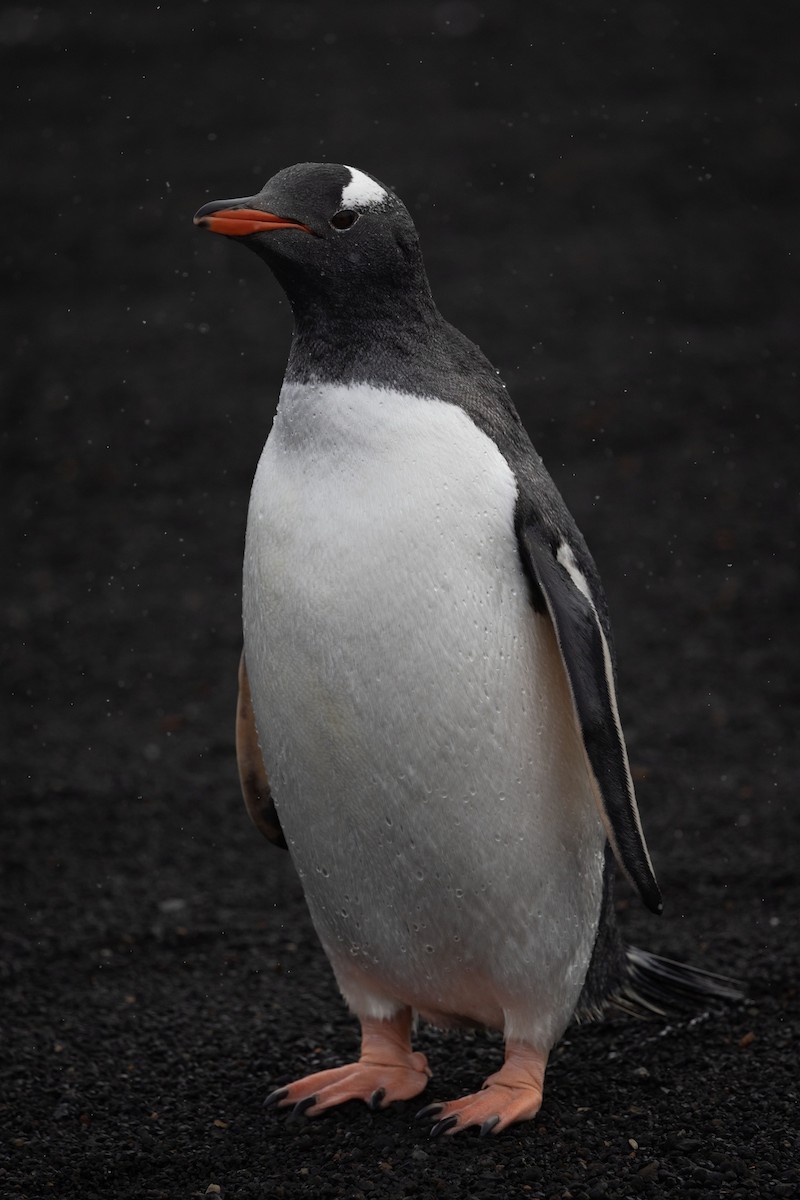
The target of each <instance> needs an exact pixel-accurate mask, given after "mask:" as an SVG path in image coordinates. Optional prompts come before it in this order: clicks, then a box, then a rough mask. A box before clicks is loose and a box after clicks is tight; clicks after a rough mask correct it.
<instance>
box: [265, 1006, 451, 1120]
mask: <svg viewBox="0 0 800 1200" xmlns="http://www.w3.org/2000/svg"><path fill="white" fill-rule="evenodd" d="M430 1076H431V1072H430V1069H429V1068H428V1060H427V1059H426V1057H425V1055H424V1054H420V1053H419V1052H415V1051H414V1050H412V1049H411V1009H410V1008H402V1009H400V1011H399V1012H398V1013H397V1014H396V1015H395V1016H393V1017H390V1018H389V1019H388V1020H379V1019H378V1018H375V1017H364V1018H362V1020H361V1055H360V1057H359V1059H358V1062H352V1063H347V1064H346V1066H343V1067H334V1068H333V1069H332V1070H330V1071H318V1072H317V1073H316V1074H314V1075H307V1076H306V1077H305V1079H298V1080H297V1081H296V1082H295V1083H290V1084H289V1085H288V1087H282V1088H278V1089H277V1091H274V1092H272V1093H271V1095H269V1096H267V1098H266V1100H265V1101H264V1107H265V1108H269V1107H271V1106H272V1105H273V1104H275V1105H277V1106H278V1107H279V1108H286V1107H288V1106H289V1105H292V1106H293V1110H292V1115H294V1113H298V1114H299V1113H305V1114H306V1115H307V1116H309V1117H316V1116H317V1115H318V1114H319V1113H321V1112H324V1111H325V1109H326V1108H333V1107H334V1106H335V1105H337V1104H345V1103H346V1102H347V1101H348V1100H363V1101H364V1102H365V1104H368V1105H369V1106H370V1108H371V1109H373V1111H375V1110H377V1109H379V1108H387V1107H388V1105H390V1104H391V1103H392V1101H394V1100H412V1099H413V1098H414V1096H418V1095H419V1093H420V1092H421V1091H423V1090H424V1088H425V1087H426V1085H427V1083H428V1080H429V1079H430Z"/></svg>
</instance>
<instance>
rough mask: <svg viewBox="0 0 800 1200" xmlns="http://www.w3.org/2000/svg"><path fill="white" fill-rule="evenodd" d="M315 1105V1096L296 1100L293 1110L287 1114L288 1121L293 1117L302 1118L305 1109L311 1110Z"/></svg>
mask: <svg viewBox="0 0 800 1200" xmlns="http://www.w3.org/2000/svg"><path fill="white" fill-rule="evenodd" d="M316 1103H317V1097H316V1096H306V1098H305V1100H298V1101H297V1104H295V1106H294V1108H293V1109H292V1111H291V1112H290V1113H289V1120H290V1121H291V1120H292V1119H293V1118H294V1117H302V1115H303V1113H304V1112H305V1111H306V1109H307V1108H311V1107H312V1106H313V1105H314V1104H316Z"/></svg>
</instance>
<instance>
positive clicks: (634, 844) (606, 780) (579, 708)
mask: <svg viewBox="0 0 800 1200" xmlns="http://www.w3.org/2000/svg"><path fill="white" fill-rule="evenodd" d="M518 539H519V546H520V554H521V556H522V561H523V563H524V565H525V567H526V568H527V570H528V573H529V576H530V578H531V581H532V582H533V583H534V585H535V588H536V589H537V590H538V591H539V592H540V593H541V595H542V597H543V598H544V602H545V605H546V607H547V611H548V612H549V614H550V619H551V620H552V622H553V626H554V629H555V633H556V638H557V640H558V647H559V650H560V651H561V658H562V661H563V663H564V669H565V670H566V673H567V680H568V682H569V687H570V692H571V693H572V702H573V705H574V709H575V717H576V720H577V723H578V728H579V729H580V732H581V736H582V738H583V745H584V749H585V751H586V762H587V766H588V768H589V776H590V779H591V783H592V789H593V791H594V795H595V800H596V802H597V806H598V809H599V812H600V816H601V818H602V821H603V824H604V826H605V829H606V834H607V836H608V840H609V842H610V843H611V848H612V849H613V851H614V856H615V857H616V859H617V862H618V863H619V865H620V867H621V868H622V870H623V871H624V872H625V875H626V876H627V877H628V879H629V880H630V882H631V883H632V884H633V886H634V887H635V888H636V890H637V891H638V893H639V895H640V896H641V898H642V900H643V902H644V903H645V904H646V905H647V907H648V908H649V909H650V910H651V911H652V912H656V913H658V912H661V909H662V901H661V892H660V890H659V887H658V883H657V882H656V878H655V874H654V872H653V865H652V863H651V861H650V855H649V854H648V851H647V846H646V844H645V840H644V833H643V832H642V825H641V821H640V819H639V810H638V807H637V804H636V796H635V794H634V790H633V781H632V779H631V773H630V767H629V766H628V755H627V751H626V749H625V740H624V738H623V735H622V727H621V725H620V720H619V713H618V711H617V698H616V687H615V683H614V667H613V663H612V659H611V650H610V647H609V644H608V639H607V638H606V634H605V632H604V630H603V625H602V622H601V620H600V616H599V614H598V610H597V606H596V605H595V602H594V599H593V598H592V591H591V587H590V584H589V580H588V579H587V578H586V576H585V575H584V574H583V572H582V571H581V570H580V567H579V566H578V563H577V560H576V558H575V554H574V551H573V549H572V547H571V546H570V545H569V542H567V541H566V540H564V539H563V538H562V539H561V540H560V542H559V543H558V544H557V545H556V546H554V545H553V543H552V541H551V540H550V538H548V537H547V536H546V534H545V532H544V530H543V529H542V527H541V526H540V525H538V524H537V523H536V522H535V521H533V520H529V521H527V522H525V523H524V524H523V525H522V526H521V527H519V528H518Z"/></svg>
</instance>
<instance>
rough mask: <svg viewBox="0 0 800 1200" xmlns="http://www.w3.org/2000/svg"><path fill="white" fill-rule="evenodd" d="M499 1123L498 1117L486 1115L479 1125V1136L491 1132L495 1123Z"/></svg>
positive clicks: (484, 1135)
mask: <svg viewBox="0 0 800 1200" xmlns="http://www.w3.org/2000/svg"><path fill="white" fill-rule="evenodd" d="M499 1124H500V1118H499V1117H487V1118H486V1120H485V1121H484V1122H483V1124H482V1125H481V1132H480V1136H481V1137H486V1135H487V1133H491V1132H492V1130H493V1129H494V1127H495V1125H499Z"/></svg>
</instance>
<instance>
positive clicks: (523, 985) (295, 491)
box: [244, 384, 604, 1045]
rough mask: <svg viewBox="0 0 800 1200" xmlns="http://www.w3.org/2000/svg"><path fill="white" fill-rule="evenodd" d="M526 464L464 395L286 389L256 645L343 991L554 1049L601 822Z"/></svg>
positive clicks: (256, 687) (257, 523)
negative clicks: (448, 400) (547, 600)
mask: <svg viewBox="0 0 800 1200" xmlns="http://www.w3.org/2000/svg"><path fill="white" fill-rule="evenodd" d="M515 502H516V482H515V479H514V476H513V473H512V472H511V470H510V468H509V467H508V465H507V463H506V461H505V459H504V458H503V457H502V455H501V454H500V452H499V451H498V449H497V447H496V446H495V444H494V443H493V442H492V441H491V440H490V439H489V438H488V437H486V436H485V435H484V434H483V433H482V432H481V431H480V430H479V429H478V428H477V427H476V426H475V425H474V424H473V422H472V421H471V420H470V419H469V417H468V416H467V415H466V414H465V413H464V412H463V411H462V410H461V409H459V408H458V407H456V406H454V405H450V404H445V403H443V402H441V401H438V400H434V399H430V398H424V397H419V396H412V395H407V394H403V393H398V392H393V391H390V390H386V389H376V388H372V387H369V386H368V385H366V384H361V385H357V386H353V387H333V386H331V385H313V386H311V385H303V386H300V385H294V384H293V385H285V386H284V389H283V391H282V393H281V401H280V406H279V409H278V414H277V416H276V419H275V424H274V426H273V429H272V432H271V434H270V437H269V439H268V441H267V445H266V447H265V449H264V453H263V455H262V458H261V461H260V463H259V467H258V471H257V474H256V478H255V482H254V485H253V491H252V496H251V503H250V511H249V517H248V527H247V547H246V556H245V571H244V620H245V646H246V654H247V662H248V669H249V673H250V678H251V685H252V690H253V699H254V706H255V712H256V717H257V722H258V728H259V734H260V739H261V743H262V748H263V751H264V756H265V761H266V765H267V770H268V773H269V776H270V780H271V784H272V788H273V792H274V797H275V802H276V805H277V807H278V811H279V814H280V818H281V822H282V825H283V828H284V832H285V834H286V836H287V841H288V842H289V845H290V848H291V851H292V855H293V857H294V859H295V862H296V865H297V868H298V871H299V873H300V876H301V878H302V880H303V885H304V888H305V891H306V896H307V899H308V903H309V907H310V909H311V913H312V916H313V918H314V921H315V924H316V927H317V929H318V932H319V934H320V937H321V940H322V942H323V945H324V946H325V949H326V951H327V953H328V955H329V957H330V958H331V961H332V964H333V966H334V969H335V971H336V974H337V978H338V979H339V982H340V985H341V986H342V990H343V991H344V993H345V995H346V996H347V997H348V999H349V1000H350V1002H351V1004H352V1005H353V1006H354V1007H355V1008H356V1010H357V1011H359V1012H360V1013H362V1015H363V1014H364V1012H365V1010H369V1011H370V1012H372V1013H375V1014H377V1015H382V1014H384V1013H386V1012H389V1011H391V1009H392V1007H393V1006H394V1005H395V1004H396V1003H398V1002H403V1003H411V1004H413V1005H414V1006H415V1007H416V1008H418V1009H420V1010H422V1011H423V1012H426V1013H431V1014H438V1015H440V1016H443V1017H444V1016H446V1015H448V1014H450V1015H458V1016H462V1017H469V1018H472V1019H475V1020H479V1021H484V1022H485V1023H487V1024H491V1025H496V1026H499V1027H501V1028H502V1027H505V1029H506V1035H507V1036H525V1037H527V1038H528V1039H529V1040H534V1041H537V1042H540V1043H546V1044H547V1045H550V1044H552V1041H553V1040H555V1038H556V1037H557V1036H558V1035H559V1034H560V1032H561V1030H562V1029H563V1027H564V1025H565V1024H566V1022H567V1020H568V1019H569V1016H570V1015H571V1012H572V1009H573V1007H574V1004H575V1003H576V1001H577V998H578V994H579V992H580V988H581V985H582V982H583V977H584V974H585V971H586V967H587V965H588V961H589V956H590V952H591V946H592V943H593V940H594V934H595V929H596V925H597V919H598V913H599V905H600V894H601V890H602V847H603V840H604V839H603V833H602V829H601V826H600V823H599V820H598V818H597V815H596V812H595V806H594V801H593V798H592V794H591V789H590V786H589V781H588V776H587V772H586V767H585V760H584V756H583V751H582V748H581V746H580V742H579V739H578V735H577V732H576V728H575V722H574V718H573V715H572V707H571V702H570V697H569V693H568V689H567V684H566V680H565V676H564V672H563V668H562V666H561V662H560V658H559V654H558V650H557V647H556V643H555V638H554V636H553V633H552V629H551V627H550V624H549V622H548V621H547V620H546V619H545V618H543V617H540V616H537V615H536V614H535V613H534V611H533V609H532V607H531V604H530V600H529V596H528V588H527V583H526V580H525V577H524V575H523V572H522V568H521V564H520V560H519V555H518V551H517V543H516V537H515V534H514V528H513V518H514V508H515Z"/></svg>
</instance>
